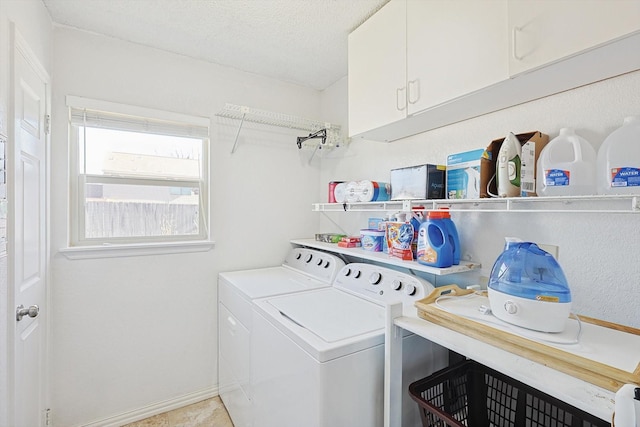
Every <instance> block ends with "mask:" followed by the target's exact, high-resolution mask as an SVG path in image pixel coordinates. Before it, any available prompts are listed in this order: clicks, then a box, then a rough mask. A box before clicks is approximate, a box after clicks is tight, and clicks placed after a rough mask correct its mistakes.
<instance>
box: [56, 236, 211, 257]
mask: <svg viewBox="0 0 640 427" xmlns="http://www.w3.org/2000/svg"><path fill="white" fill-rule="evenodd" d="M214 246H215V242H214V241H211V240H205V241H197V242H169V243H166V242H165V243H134V244H117V245H116V244H105V245H100V246H73V247H68V248H61V249H60V250H59V251H58V252H60V253H61V254H62V255H64V256H65V257H67V258H68V259H72V260H76V259H93V258H118V257H132V256H145V255H166V254H180V253H188V252H206V251H209V250H211V249H212V248H213V247H214Z"/></svg>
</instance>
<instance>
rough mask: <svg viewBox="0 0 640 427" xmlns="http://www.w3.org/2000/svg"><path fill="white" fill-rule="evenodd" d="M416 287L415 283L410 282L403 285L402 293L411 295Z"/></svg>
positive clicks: (414, 292)
mask: <svg viewBox="0 0 640 427" xmlns="http://www.w3.org/2000/svg"><path fill="white" fill-rule="evenodd" d="M416 291H417V289H416V287H415V285H412V284H408V285H406V286H405V287H404V293H405V294H407V295H409V296H411V295H415V294H416Z"/></svg>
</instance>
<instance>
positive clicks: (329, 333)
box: [269, 288, 385, 343]
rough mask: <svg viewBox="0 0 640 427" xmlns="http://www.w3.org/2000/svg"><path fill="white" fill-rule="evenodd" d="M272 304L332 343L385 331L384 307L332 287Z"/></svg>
mask: <svg viewBox="0 0 640 427" xmlns="http://www.w3.org/2000/svg"><path fill="white" fill-rule="evenodd" d="M269 303H270V304H271V305H272V306H273V307H274V308H275V309H276V310H278V311H280V313H281V314H282V315H283V316H285V317H286V318H288V319H290V320H291V321H293V322H295V323H296V324H298V325H299V326H301V327H303V328H305V329H307V330H309V331H310V332H312V333H313V334H315V335H316V336H318V337H319V338H321V339H322V340H324V341H326V342H329V343H333V342H337V341H340V340H345V339H348V338H353V337H358V336H360V335H363V334H366V333H369V332H374V331H376V330H382V329H383V328H384V325H385V309H384V307H382V306H380V305H377V304H374V303H372V302H370V301H366V300H364V299H362V298H359V297H356V296H353V295H350V294H348V293H345V292H342V291H339V290H336V289H333V288H329V289H322V290H317V291H315V292H304V293H300V294H293V295H284V296H281V297H277V298H273V299H270V300H269Z"/></svg>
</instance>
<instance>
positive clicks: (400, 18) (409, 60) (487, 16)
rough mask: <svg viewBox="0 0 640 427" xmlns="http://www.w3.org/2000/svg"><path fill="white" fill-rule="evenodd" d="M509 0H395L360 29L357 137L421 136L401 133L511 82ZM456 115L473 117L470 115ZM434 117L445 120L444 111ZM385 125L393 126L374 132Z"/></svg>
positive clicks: (354, 49)
mask: <svg viewBox="0 0 640 427" xmlns="http://www.w3.org/2000/svg"><path fill="white" fill-rule="evenodd" d="M506 1H507V0H483V1H477V0H454V1H451V0H429V1H426V0H391V1H390V2H389V3H387V4H386V5H385V6H384V7H383V8H382V9H380V11H378V12H377V13H376V14H375V15H374V16H372V17H371V18H370V19H369V20H367V21H366V22H365V23H364V24H362V25H361V26H360V27H358V28H357V29H356V30H354V31H353V32H352V33H351V34H350V35H349V136H362V137H365V138H371V139H378V140H393V139H397V137H396V135H397V134H398V131H399V132H400V133H401V134H404V133H406V132H410V133H411V132H412V133H418V132H419V131H420V129H417V130H416V131H413V130H411V129H412V127H411V126H410V127H409V128H407V130H402V129H399V128H402V127H403V125H404V119H406V118H408V117H410V116H411V115H413V114H416V113H419V112H422V111H425V110H427V109H429V108H431V107H434V106H437V105H440V104H442V103H446V102H448V101H450V100H452V99H455V98H457V97H460V96H465V95H467V94H468V93H471V92H474V91H477V90H479V89H482V88H485V87H487V86H489V85H491V84H494V83H497V82H499V81H501V80H504V79H507V78H508V77H509V63H508V53H509V40H508V31H507V5H506ZM475 109H476V108H475V107H473V110H474V111H475ZM461 112H462V111H461ZM469 114H470V113H469ZM454 116H455V119H454V121H455V120H461V119H464V118H468V117H469V115H468V113H467V112H466V110H465V111H464V112H463V113H462V114H457V115H456V114H455V113H454ZM431 117H432V118H433V120H434V123H438V122H440V121H441V120H442V119H441V117H440V115H439V113H438V114H436V115H434V116H431ZM431 117H430V118H431ZM452 117H453V116H452ZM445 120H446V119H445ZM385 126H391V127H390V128H387V129H383V131H382V133H381V134H380V133H375V134H371V132H370V131H371V130H375V129H381V128H384V127H385ZM418 126H421V125H420V124H418ZM387 131H388V132H387Z"/></svg>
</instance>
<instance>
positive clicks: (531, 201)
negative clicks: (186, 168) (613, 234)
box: [312, 195, 640, 214]
mask: <svg viewBox="0 0 640 427" xmlns="http://www.w3.org/2000/svg"><path fill="white" fill-rule="evenodd" d="M418 206H420V207H423V208H424V209H426V210H436V209H439V208H448V209H449V210H450V211H452V212H458V211H459V212H462V211H466V212H558V213H560V212H570V213H580V212H585V213H622V214H625V213H633V214H638V213H640V195H600V196H566V197H557V196H551V197H509V198H487V199H447V200H395V201H394V200H392V201H385V202H360V203H344V204H343V203H314V204H313V205H312V209H313V210H314V211H316V212H345V211H351V212H372V211H379V212H383V211H398V210H402V211H410V210H411V209H412V208H415V207H418Z"/></svg>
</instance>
